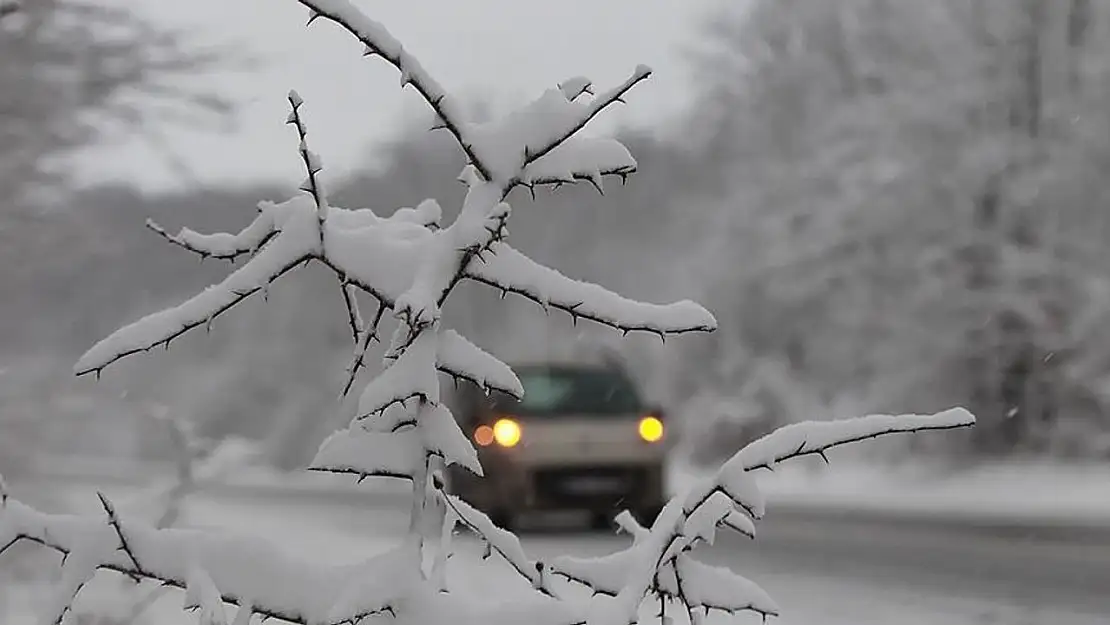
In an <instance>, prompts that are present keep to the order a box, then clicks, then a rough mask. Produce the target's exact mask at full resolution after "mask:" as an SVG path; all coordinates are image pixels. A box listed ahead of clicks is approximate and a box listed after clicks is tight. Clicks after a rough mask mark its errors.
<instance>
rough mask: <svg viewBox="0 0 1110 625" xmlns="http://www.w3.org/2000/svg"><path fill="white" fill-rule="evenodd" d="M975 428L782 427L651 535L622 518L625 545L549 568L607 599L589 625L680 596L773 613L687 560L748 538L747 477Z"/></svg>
mask: <svg viewBox="0 0 1110 625" xmlns="http://www.w3.org/2000/svg"><path fill="white" fill-rule="evenodd" d="M974 423H975V418H974V417H973V416H972V415H971V414H970V413H968V412H967V411H966V410H963V409H952V410H948V411H945V412H942V413H938V414H935V415H900V416H892V415H872V416H867V417H860V418H856V419H846V420H841V421H831V422H827V421H826V422H805V423H798V424H794V425H790V426H786V427H784V428H781V429H779V430H777V431H775V432H773V433H771V434H769V435H767V436H765V437H763V438H761V439H759V440H757V441H754V442H752V443H751V444H749V445H747V446H746V447H745V448H744V449H741V450H740V451H739V452H737V453H736V454H735V455H734V456H733V457H732V458H731V459H730V460H729V461H727V462H726V463H725V464H724V465H722V467H721V468H720V469H719V470H718V471H717V473H716V474H715V475H713V476H711V477H708V478H705V479H704V480H702V481H701V482H700V483H698V484H695V485H694V486H693V487H692V488H691V489H690V490H689V491H687V492H685V493H682V494H679V495H677V496H676V497H674V498H672V499H671V501H670V502H668V504H667V505H666V506H665V507H664V509H663V511H662V512H661V513H660V514H659V516H658V517H657V518H656V520H655V523H654V524H653V525H652V526H651V528H650V529H648V528H643V527H640V526H639V525H637V524H635V521H634V520H632V519H631V517H630V516H628V515H622V518H623V519H624V525H625V526H626V527H628V528H629V531H631V532H632V533H633V534H634V536H635V542H634V544H633V545H632V546H631V547H628V548H627V549H626V550H624V551H620V552H617V553H615V554H610V555H607V556H602V557H600V558H586V559H580V558H572V557H569V556H568V557H562V558H558V559H556V560H553V561H552V562H551V566H552V569H553V570H554V571H555V572H556V573H557V574H559V575H563V576H564V577H566V578H568V579H571V580H573V581H576V582H578V583H581V584H583V585H585V586H587V587H588V588H591V589H593V590H594V591H595V592H598V593H604V594H610V595H613V596H614V598H615V599H614V601H613V602H611V603H606V604H604V607H603V609H602V610H601V611H599V612H597V613H596V614H594V615H593V616H592V617H591V620H590V625H628V624H629V623H635V622H636V613H637V610H638V608H639V606H640V604H641V602H642V601H643V599H644V597H645V596H648V595H649V594H652V593H655V594H661V595H663V596H667V597H675V598H679V599H681V600H682V602H683V603H684V604H685V605H687V606H688V607H701V608H705V609H719V610H723V611H727V612H736V611H741V610H751V611H755V612H759V613H761V614H764V615H773V614H777V613H778V608H777V607H776V605H775V603H774V601H772V600H771V598H770V597H769V596H768V595H767V594H766V592H764V591H763V590H762V589H760V588H759V587H758V586H757V585H756V584H755V583H753V582H751V581H750V580H747V579H745V578H743V577H740V576H738V575H736V574H735V573H732V572H731V571H729V570H727V569H718V568H715V567H710V566H707V565H705V564H702V563H699V562H697V561H695V560H693V559H692V558H691V557H690V556H689V555H688V554H689V552H690V551H692V550H693V549H694V548H695V547H696V546H697V545H699V544H712V543H713V541H714V538H715V534H716V531H717V529H718V528H720V527H726V528H729V529H732V530H735V531H739V532H741V533H742V534H745V535H748V536H752V537H754V535H755V522H756V521H758V520H760V519H761V518H762V517H763V515H764V512H765V503H764V499H763V496H762V494H761V493H760V491H759V486H758V484H756V482H755V479H754V477H753V476H752V475H751V473H752V472H753V471H756V470H758V469H764V468H771V467H773V466H775V465H776V464H778V463H780V462H784V461H786V460H789V459H791V458H797V457H801V456H804V455H810V454H819V455H822V456H823V455H824V452H825V451H827V450H828V449H831V448H833V447H836V446H839V445H845V444H848V443H853V442H857V441H861V440H865V439H868V438H875V437H878V436H884V435H887V434H895V433H903V432H919V431H925V430H948V429H955V428H963V427H970V426H971V425H973V424H974Z"/></svg>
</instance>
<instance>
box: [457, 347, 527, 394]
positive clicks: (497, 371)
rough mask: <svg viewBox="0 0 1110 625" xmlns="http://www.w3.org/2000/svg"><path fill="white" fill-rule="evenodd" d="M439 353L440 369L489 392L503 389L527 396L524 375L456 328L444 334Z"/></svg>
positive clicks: (502, 390) (505, 392)
mask: <svg viewBox="0 0 1110 625" xmlns="http://www.w3.org/2000/svg"><path fill="white" fill-rule="evenodd" d="M438 354H439V358H438V360H439V369H440V371H442V372H444V373H447V374H449V375H450V376H451V377H453V378H455V379H456V380H466V381H468V382H471V383H473V384H474V385H475V386H477V387H478V388H480V389H483V390H485V391H486V392H490V391H499V392H501V393H504V394H506V395H509V396H510V397H513V398H515V399H520V398H521V397H523V396H524V387H523V386H522V385H521V383H520V378H518V377H517V376H516V373H513V370H512V369H511V368H509V365H507V364H505V363H503V362H501V360H499V359H498V358H497V357H496V356H494V355H493V354H490V353H489V352H486V351H484V350H482V348H480V347H478V346H477V345H475V344H473V343H471V342H470V341H468V340H466V338H465V337H464V336H463V335H461V334H459V333H458V332H456V331H454V330H445V331H444V332H443V333H441V334H440V336H439V351H438Z"/></svg>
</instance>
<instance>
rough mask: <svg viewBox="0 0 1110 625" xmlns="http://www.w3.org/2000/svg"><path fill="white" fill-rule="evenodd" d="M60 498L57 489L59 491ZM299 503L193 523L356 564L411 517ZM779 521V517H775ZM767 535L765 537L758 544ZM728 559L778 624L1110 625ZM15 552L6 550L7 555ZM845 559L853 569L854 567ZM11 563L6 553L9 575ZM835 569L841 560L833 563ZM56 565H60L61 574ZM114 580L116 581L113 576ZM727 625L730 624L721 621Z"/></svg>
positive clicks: (253, 501)
mask: <svg viewBox="0 0 1110 625" xmlns="http://www.w3.org/2000/svg"><path fill="white" fill-rule="evenodd" d="M104 490H105V491H106V493H107V494H108V495H109V496H112V497H114V498H117V499H118V500H120V501H123V500H125V499H126V495H127V494H133V493H134V491H133V489H129V488H127V487H124V486H116V487H111V486H108V487H105V489H104ZM51 494H52V495H55V496H56V495H57V494H58V493H51ZM66 499H68V500H69V502H70V505H72V506H74V507H75V508H77V509H82V508H83V509H85V510H87V511H88V512H90V513H96V512H97V510H98V505H99V504H98V502H97V501H96V498H95V496H94V495H93V494H92V491H91V490H89V489H86V488H83V487H78V488H70V489H68V493H67V495H66ZM297 501H298V500H297V499H296V498H293V499H286V500H282V499H278V498H274V497H268V496H266V497H256V498H255V497H250V496H247V495H231V494H228V495H226V496H207V495H206V496H203V497H200V498H198V499H196V500H195V501H194V503H193V504H192V505H191V507H190V514H189V516H188V522H189V524H191V525H223V526H225V527H230V528H232V529H235V530H238V531H244V532H250V533H253V534H255V535H260V536H264V537H266V538H269V539H272V540H276V541H280V542H281V543H282V544H283V545H284V546H285V547H286V548H287V549H289V550H291V551H293V552H296V553H299V554H303V555H304V556H307V557H321V558H327V559H328V560H331V561H333V562H341V561H348V562H349V561H353V560H357V559H359V558H361V557H365V556H366V555H368V554H371V553H374V552H376V551H379V550H381V549H383V548H384V547H386V546H387V545H389V544H390V543H391V541H393V540H395V539H396V538H397V537H399V536H400V534H401V533H402V532H403V531H404V527H405V522H406V520H405V518H404V515H403V513H401V512H400V510H399V509H390V508H384V509H382V508H366V507H361V506H359V505H357V504H356V503H355V502H352V501H350V500H346V503H345V500H344V499H342V498H337V499H335V500H334V501H333V502H332V503H328V504H321V503H320V502H319V501H315V502H313V503H312V504H311V505H306V504H305V503H303V502H302V503H296V502H297ZM768 522H769V523H773V519H769V520H768ZM524 540H525V546H526V548H527V549H529V550H530V551H531V552H532V553H534V554H535V555H538V556H541V557H549V556H551V555H555V554H564V553H572V554H576V555H590V554H600V553H604V552H609V551H614V550H616V549H618V548H619V547H620V546H621V545H622V544H624V539H623V538H621V537H617V536H611V535H604V534H578V533H570V534H547V535H544V534H539V535H529V536H526V537H525V538H524ZM757 542H758V541H757ZM458 547H459V550H460V551H462V552H463V554H462V555H460V556H459V557H457V558H454V559H452V560H451V565H450V566H451V570H450V576H451V578H452V580H453V583H454V584H455V585H454V587H455V588H456V589H460V590H463V591H467V592H471V593H474V594H475V595H476V596H488V597H490V600H491V601H494V600H497V599H498V598H503V597H505V596H506V593H507V592H512V591H513V589H518V588H519V589H520V591H521V592H524V591H525V590H524V588H523V587H522V586H521V585H520V584H521V583H522V582H521V580H519V579H518V578H516V577H515V576H514V575H513V574H512V573H511V572H510V571H509V570H508V568H507V567H506V566H504V565H502V564H501V563H499V562H497V561H491V562H489V563H481V562H479V561H478V558H477V556H478V554H479V551H480V550H479V548H478V546H477V545H476V544H475V543H473V542H472V541H470V540H467V539H460V540H459V541H458ZM721 549H722V555H721V556H720V558H714V559H715V560H723V561H724V562H725V563H726V564H728V565H730V566H733V567H736V568H737V569H738V570H740V571H742V572H743V573H745V574H746V575H748V576H750V577H751V578H753V579H754V580H755V581H757V582H758V583H760V584H761V585H763V586H764V588H765V589H767V590H768V591H769V592H771V593H772V595H773V596H774V597H775V598H776V600H777V601H778V602H779V603H780V605H782V606H783V608H784V614H783V616H782V617H781V618H780V619H778V620H777V621H775V622H778V623H781V624H782V625H842V624H843V625H848V624H851V625H872V624H874V625H986V624H988V623H991V624H997V625H1105V623H1107V619H1106V617H1105V615H1102V616H1098V615H1095V614H1091V613H1089V612H1088V613H1086V614H1084V613H1083V611H1082V610H1078V609H1077V610H1075V611H1073V610H1070V609H1067V608H1062V607H1059V606H1055V607H1052V608H1046V607H1043V606H1042V607H1037V606H1036V605H1031V604H1034V603H1035V601H1032V600H1029V599H1028V598H1022V597H1013V598H1012V599H1008V600H999V599H998V598H997V597H996V598H994V599H987V598H977V597H975V596H972V595H973V594H974V593H973V592H971V591H969V592H968V593H957V594H949V593H939V592H936V591H935V590H931V589H930V588H928V587H926V586H920V587H915V585H914V583H912V582H906V580H901V579H898V578H897V575H896V574H894V573H892V574H891V575H889V576H888V579H887V580H886V581H875V579H874V578H872V579H869V580H867V581H864V580H863V579H862V578H860V577H857V576H855V575H854V574H853V573H852V572H851V571H847V570H845V571H844V574H839V573H830V572H829V570H828V569H826V570H820V571H813V572H807V571H806V570H799V568H798V567H796V566H793V565H791V564H790V563H788V562H776V561H775V560H774V559H773V558H772V559H768V556H767V555H765V554H759V553H751V554H748V553H746V552H744V551H740V550H732V549H731V547H730V546H729V545H722V547H721ZM6 557H7V556H5V558H6ZM39 564H40V565H43V564H45V566H46V569H47V570H50V569H51V568H53V567H56V558H53V557H51V558H49V559H48V560H45V561H44V562H40V563H39ZM846 566H849V567H850V566H851V565H850V564H847V565H846ZM7 568H8V566H7V565H5V561H4V560H0V573H2V572H4V571H5V570H6V569H7ZM832 570H834V571H835V570H836V567H832ZM52 572H56V568H55V569H54V571H52ZM103 577H104V578H105V580H108V579H114V578H113V577H112V576H111V575H110V574H105V575H104V576H103ZM107 586H110V584H105V583H103V582H101V583H100V584H98V585H97V586H94V587H91V588H89V589H88V590H86V593H88V594H87V595H86V598H85V599H83V600H84V601H89V600H90V598H95V596H96V595H97V594H98V590H100V589H103V588H105V587H107ZM5 590H6V593H5V594H6V597H7V601H6V602H5V601H2V600H0V623H3V624H4V625H31V623H32V622H33V618H32V615H33V614H34V611H33V604H34V602H35V601H36V600H37V599H38V598H39V597H41V592H32V590H39V589H33V588H31V587H28V586H25V585H20V586H8V587H7V588H6V589H5ZM181 599H182V594H181V593H180V592H178V591H173V590H170V591H167V593H166V596H165V597H164V598H163V599H161V600H160V601H159V602H158V603H157V604H156V605H155V606H154V607H153V608H152V610H151V612H150V614H151V615H152V616H157V620H155V621H153V622H157V623H159V624H160V625H177V624H179V623H180V624H182V625H184V624H186V623H191V622H195V621H193V620H190V617H188V616H184V615H182V614H180V605H181ZM722 622H723V621H722ZM732 622H735V623H741V624H742V623H758V622H759V619H758V617H754V616H745V617H741V618H740V619H737V620H735V621H732Z"/></svg>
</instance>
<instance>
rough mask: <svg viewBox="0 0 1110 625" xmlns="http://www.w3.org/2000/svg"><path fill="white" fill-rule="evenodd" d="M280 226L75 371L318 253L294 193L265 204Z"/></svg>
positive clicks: (137, 346) (189, 322)
mask: <svg viewBox="0 0 1110 625" xmlns="http://www.w3.org/2000/svg"><path fill="white" fill-rule="evenodd" d="M270 210H271V211H273V212H274V213H275V215H274V219H275V224H276V225H278V226H279V227H280V229H281V231H280V233H279V234H278V235H277V236H276V237H274V240H273V241H272V242H271V243H270V244H269V245H267V246H266V247H264V248H262V250H260V251H259V252H258V254H256V255H255V256H254V257H253V258H252V259H251V260H250V261H249V262H247V263H246V264H245V265H243V266H242V267H240V268H239V269H237V270H236V271H234V272H233V273H231V275H229V276H228V277H227V278H226V279H225V280H224V281H223V282H221V283H219V284H217V285H214V286H211V287H208V288H207V289H205V290H204V291H202V292H201V293H199V294H197V295H195V296H194V297H192V298H191V299H189V300H188V301H186V302H184V303H183V304H181V305H179V306H177V307H174V308H171V309H167V310H164V311H161V312H158V313H154V314H152V315H149V316H147V317H144V318H142V319H140V320H139V321H136V322H135V323H132V324H131V325H128V326H124V327H123V328H121V329H119V330H117V331H116V332H114V333H112V334H111V335H109V336H108V337H107V338H105V339H103V340H102V341H100V342H99V343H97V344H96V345H94V346H93V347H92V348H91V349H89V351H88V352H86V353H85V355H84V356H82V357H81V358H80V360H78V362H77V365H76V367H75V369H76V373H77V375H84V374H87V373H93V372H95V373H98V374H99V372H100V371H101V370H102V369H103V368H104V367H106V366H108V365H109V364H111V363H112V362H115V361H116V360H118V359H120V358H123V357H125V356H128V355H131V354H135V353H138V352H142V351H146V350H149V349H151V348H152V347H155V346H157V345H164V346H166V347H168V346H169V343H170V341H172V340H173V339H175V338H177V337H178V336H180V335H182V334H184V333H185V332H187V331H188V330H190V329H192V328H195V327H198V326H201V325H207V324H209V323H211V322H212V320H213V319H215V318H216V317H218V316H219V315H220V314H222V313H223V312H224V311H226V310H228V309H230V308H231V307H233V306H235V305H236V304H238V303H239V302H241V301H243V300H244V299H246V298H247V297H249V296H250V295H252V294H254V293H257V292H258V291H261V290H263V289H265V288H266V287H267V286H268V285H269V284H270V283H271V282H273V281H274V280H276V279H277V278H279V277H280V276H282V275H283V274H285V273H286V272H288V271H289V270H290V269H293V268H294V267H296V266H297V265H299V264H301V263H303V262H305V261H306V260H309V259H311V258H313V257H314V256H315V255H317V254H319V251H320V243H319V239H318V236H317V222H316V212H315V207H314V206H312V205H310V204H306V203H305V202H303V201H300V200H299V199H293V200H289V201H288V202H285V203H284V204H278V205H274V206H272V207H271V208H270Z"/></svg>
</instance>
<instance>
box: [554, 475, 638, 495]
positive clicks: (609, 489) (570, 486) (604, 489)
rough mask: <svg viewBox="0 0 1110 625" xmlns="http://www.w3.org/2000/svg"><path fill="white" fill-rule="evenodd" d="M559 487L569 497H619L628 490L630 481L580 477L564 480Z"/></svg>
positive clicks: (590, 476)
mask: <svg viewBox="0 0 1110 625" xmlns="http://www.w3.org/2000/svg"><path fill="white" fill-rule="evenodd" d="M559 487H560V490H562V491H563V492H564V493H565V494H567V495H578V496H582V497H591V496H597V495H619V494H621V493H623V492H624V491H626V490H628V480H626V479H624V478H622V477H620V476H614V475H608V476H598V475H579V476H571V477H567V478H564V479H563V480H562V481H561V482H559Z"/></svg>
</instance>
